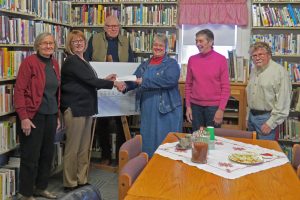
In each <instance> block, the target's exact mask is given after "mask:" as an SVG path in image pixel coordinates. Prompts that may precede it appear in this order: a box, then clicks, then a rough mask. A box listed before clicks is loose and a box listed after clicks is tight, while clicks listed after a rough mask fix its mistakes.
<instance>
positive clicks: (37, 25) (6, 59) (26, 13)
mask: <svg viewBox="0 0 300 200" xmlns="http://www.w3.org/2000/svg"><path fill="white" fill-rule="evenodd" d="M70 12H71V3H70V2H69V1H50V0H45V1H40V0H27V1H0V63H1V67H0V138H1V139H0V168H13V169H14V170H13V171H15V174H17V173H18V167H15V166H18V164H16V165H15V164H14V165H13V166H11V163H9V164H7V162H8V160H10V159H8V157H9V154H11V152H12V151H13V150H16V149H17V148H18V138H17V136H16V113H15V111H14V106H13V105H14V104H13V88H14V83H15V79H16V75H17V73H18V68H19V66H20V64H21V62H22V61H23V60H24V58H26V57H27V56H29V55H31V54H33V53H34V50H33V43H34V40H35V37H36V36H37V35H38V34H40V33H42V32H50V33H52V34H53V35H54V37H55V40H56V42H57V44H58V50H57V51H56V52H55V58H56V59H57V60H58V61H59V62H60V63H62V61H63V49H64V45H65V42H66V36H67V33H68V32H69V29H70V27H71V20H70V16H71V15H70ZM1 161H2V162H1ZM9 173H12V171H10V172H9ZM0 175H1V180H2V182H0V188H2V189H4V190H3V191H5V188H6V189H8V188H14V190H13V191H12V190H11V191H10V192H8V193H1V195H0V199H10V198H12V196H13V195H14V194H15V192H17V188H18V187H17V185H18V184H17V183H14V184H15V186H16V187H12V184H13V183H12V182H11V183H9V182H7V183H6V184H5V181H3V180H5V179H9V178H10V179H11V178H12V175H5V174H4V173H2V172H0ZM9 176H10V177H9ZM17 177H18V176H17V175H16V176H15V177H13V178H12V179H11V180H15V181H16V182H17V181H18V178H17ZM8 184H10V185H8ZM7 191H8V190H7Z"/></svg>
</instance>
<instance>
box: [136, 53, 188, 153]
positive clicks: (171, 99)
mask: <svg viewBox="0 0 300 200" xmlns="http://www.w3.org/2000/svg"><path fill="white" fill-rule="evenodd" d="M135 74H136V75H137V77H138V78H139V77H142V78H143V81H142V85H141V87H140V88H139V90H138V92H137V96H138V95H139V97H138V98H139V99H140V101H138V103H139V104H140V105H139V106H140V111H141V127H140V130H141V135H142V138H143V151H144V152H146V153H148V155H149V156H150V157H151V156H152V155H153V153H154V152H155V150H156V149H157V147H158V146H159V145H160V144H161V143H162V141H163V140H164V138H165V137H166V136H167V134H168V133H169V132H181V131H182V118H183V115H182V105H181V97H180V94H179V90H178V79H179V75H180V69H179V66H178V64H177V62H176V61H175V60H174V59H171V58H168V57H165V58H164V59H163V62H162V63H161V64H159V65H151V64H149V62H146V63H143V64H141V65H140V66H139V68H138V69H137V71H136V73H135Z"/></svg>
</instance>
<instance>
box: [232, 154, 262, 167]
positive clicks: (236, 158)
mask: <svg viewBox="0 0 300 200" xmlns="http://www.w3.org/2000/svg"><path fill="white" fill-rule="evenodd" d="M228 158H229V160H231V161H233V162H236V163H240V164H246V165H257V164H261V163H263V162H264V159H263V158H262V156H260V155H258V154H256V153H252V152H240V153H232V154H230V155H229V156H228Z"/></svg>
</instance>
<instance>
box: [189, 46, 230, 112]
mask: <svg viewBox="0 0 300 200" xmlns="http://www.w3.org/2000/svg"><path fill="white" fill-rule="evenodd" d="M229 96H230V83H229V74H228V66H227V61H226V58H225V57H224V56H223V55H221V54H219V53H217V52H215V51H214V50H211V51H210V52H208V53H206V54H201V53H199V54H196V55H193V56H191V57H190V58H189V62H188V66H187V76H186V81H185V100H186V106H187V107H190V106H191V103H193V104H196V105H200V106H218V107H219V109H221V110H225V107H226V104H227V101H228V99H229Z"/></svg>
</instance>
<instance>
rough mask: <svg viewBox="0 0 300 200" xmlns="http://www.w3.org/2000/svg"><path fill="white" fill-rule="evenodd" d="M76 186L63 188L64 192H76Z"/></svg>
mask: <svg viewBox="0 0 300 200" xmlns="http://www.w3.org/2000/svg"><path fill="white" fill-rule="evenodd" d="M77 187H78V186H75V187H64V192H65V193H68V192H71V191H73V190H76V189H77Z"/></svg>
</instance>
